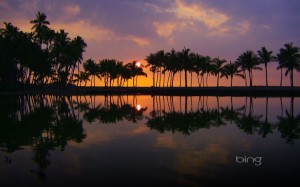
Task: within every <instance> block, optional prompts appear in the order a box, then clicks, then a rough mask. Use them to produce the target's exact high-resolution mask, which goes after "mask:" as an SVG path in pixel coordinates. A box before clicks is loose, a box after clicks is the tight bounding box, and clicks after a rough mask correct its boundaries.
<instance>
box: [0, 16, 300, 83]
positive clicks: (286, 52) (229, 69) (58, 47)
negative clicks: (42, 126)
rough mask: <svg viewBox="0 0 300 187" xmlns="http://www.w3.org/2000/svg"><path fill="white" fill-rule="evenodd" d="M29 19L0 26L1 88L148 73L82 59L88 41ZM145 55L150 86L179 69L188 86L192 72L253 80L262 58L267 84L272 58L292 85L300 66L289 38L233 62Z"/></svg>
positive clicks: (170, 79)
mask: <svg viewBox="0 0 300 187" xmlns="http://www.w3.org/2000/svg"><path fill="white" fill-rule="evenodd" d="M30 23H31V24H32V28H31V32H30V33H26V32H23V31H20V29H19V28H18V27H15V26H14V25H12V24H11V23H7V22H4V27H3V28H1V29H0V88H2V89H3V88H4V89H7V88H19V87H20V86H40V87H42V86H44V85H57V86H67V85H77V86H86V85H87V82H88V81H90V84H91V86H96V79H99V80H100V81H102V80H103V81H102V82H103V85H104V86H105V87H108V86H110V87H111V86H119V87H121V86H125V83H127V84H126V85H127V86H128V82H129V80H132V85H133V86H137V85H138V77H139V76H146V77H147V74H146V73H145V72H144V70H143V69H144V67H143V65H141V63H139V62H137V61H132V62H130V63H127V64H124V63H123V62H122V61H118V60H116V59H102V60H99V61H98V62H96V61H95V60H93V59H88V60H86V61H85V62H83V53H84V52H85V49H86V47H87V44H86V43H85V41H84V40H83V38H82V37H80V36H76V37H75V38H73V39H71V38H70V37H69V34H68V33H67V32H66V31H65V30H63V29H61V30H60V31H54V30H53V29H51V28H50V22H49V21H48V20H47V16H46V15H45V14H44V13H41V12H38V13H37V14H36V18H35V19H33V20H32V21H30ZM145 60H146V62H147V65H146V66H145V67H147V68H149V70H150V72H152V74H153V76H152V78H153V80H152V86H153V87H173V86H174V80H175V76H176V75H178V74H179V79H180V85H179V86H180V87H182V86H184V87H188V74H190V80H189V81H190V85H191V86H192V84H193V81H194V80H193V75H196V77H197V80H196V81H197V82H198V85H199V87H204V86H208V79H209V77H210V76H215V77H217V83H216V84H217V87H219V80H220V78H222V77H225V78H226V79H229V78H230V85H231V86H232V85H233V82H234V81H233V79H234V77H241V78H243V79H244V80H245V86H248V83H247V82H249V86H252V85H253V71H255V70H262V68H261V67H260V65H261V64H264V69H265V76H266V78H265V79H266V86H268V64H269V63H274V62H277V63H278V67H277V69H278V70H280V71H281V79H280V86H282V78H283V73H284V72H283V71H284V70H285V76H288V75H289V76H290V84H291V86H292V87H293V86H294V72H295V71H297V72H300V52H299V48H298V47H296V46H294V44H293V43H287V44H285V45H284V47H283V48H281V49H280V51H279V53H278V54H277V55H274V54H273V52H272V51H270V50H268V49H266V47H262V48H261V49H260V50H258V51H257V53H255V52H253V51H251V50H248V51H246V52H244V53H242V54H241V55H240V56H238V58H237V59H236V60H235V61H234V62H231V61H230V62H227V61H226V60H225V59H221V58H219V57H218V58H212V57H210V56H205V55H200V54H198V53H194V52H191V50H190V49H189V48H183V49H182V50H181V51H175V50H174V49H172V50H171V51H170V52H165V51H164V50H160V51H157V52H156V53H150V54H149V55H148V56H147V57H146V59H145ZM81 64H82V65H83V70H80V67H81ZM76 70H77V71H76ZM182 74H183V75H182ZM182 79H183V80H184V85H182ZM115 82H117V83H116V84H115Z"/></svg>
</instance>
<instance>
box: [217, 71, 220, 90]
mask: <svg viewBox="0 0 300 187" xmlns="http://www.w3.org/2000/svg"><path fill="white" fill-rule="evenodd" d="M219 78H220V76H219V72H218V77H217V87H219Z"/></svg>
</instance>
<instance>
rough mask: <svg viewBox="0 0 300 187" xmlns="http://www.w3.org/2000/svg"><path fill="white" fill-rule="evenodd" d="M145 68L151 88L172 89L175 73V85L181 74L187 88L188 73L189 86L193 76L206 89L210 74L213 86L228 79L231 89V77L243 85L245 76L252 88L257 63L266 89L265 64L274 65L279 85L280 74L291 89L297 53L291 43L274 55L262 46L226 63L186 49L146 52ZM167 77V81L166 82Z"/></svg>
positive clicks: (299, 64) (298, 62) (299, 65)
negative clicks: (151, 78) (263, 72)
mask: <svg viewBox="0 0 300 187" xmlns="http://www.w3.org/2000/svg"><path fill="white" fill-rule="evenodd" d="M146 61H147V65H146V67H149V68H150V71H151V72H152V74H153V76H152V77H153V80H152V82H153V84H152V86H153V87H165V86H166V87H173V86H174V79H175V75H176V74H177V73H178V74H179V84H180V87H182V73H184V86H185V87H188V76H187V75H188V73H190V85H191V86H192V83H193V74H196V75H197V81H198V85H199V87H201V86H205V85H206V86H208V78H209V76H211V75H213V76H216V78H217V87H219V80H220V78H221V77H225V78H227V79H228V78H230V85H231V86H232V83H233V78H234V76H238V77H241V78H243V79H244V80H245V86H247V77H248V79H249V83H250V86H251V87H252V86H253V71H255V70H262V68H261V67H260V65H261V64H263V65H264V69H265V75H266V86H268V85H269V84H268V64H269V63H271V62H278V67H277V69H279V70H280V71H281V79H280V86H282V74H283V70H286V71H285V76H287V75H288V74H289V75H290V83H291V86H292V87H293V86H294V70H296V71H298V72H300V51H299V48H298V47H296V46H294V45H293V43H288V44H285V45H284V48H281V49H280V52H279V53H278V54H277V55H276V56H275V55H273V52H272V51H270V50H268V49H266V47H262V48H261V49H260V50H258V51H257V54H256V53H255V52H253V51H251V50H248V51H246V52H244V53H242V54H241V55H239V56H238V58H237V59H236V61H235V62H231V61H230V62H229V63H227V61H226V60H224V59H221V58H219V57H218V58H212V57H210V56H203V55H200V54H197V53H193V52H191V50H190V49H188V48H183V49H182V50H181V51H175V50H174V49H172V50H171V51H170V52H165V51H164V50H160V51H157V52H156V53H150V55H148V56H147V57H146ZM166 76H167V79H166Z"/></svg>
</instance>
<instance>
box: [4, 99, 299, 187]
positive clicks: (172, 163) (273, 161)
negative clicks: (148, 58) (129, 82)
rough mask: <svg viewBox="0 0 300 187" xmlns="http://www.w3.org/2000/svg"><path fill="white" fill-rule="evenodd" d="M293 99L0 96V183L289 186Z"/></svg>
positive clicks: (295, 159) (294, 148)
mask: <svg viewBox="0 0 300 187" xmlns="http://www.w3.org/2000/svg"><path fill="white" fill-rule="evenodd" d="M299 135H300V98H251V97H247V98H246V97H206V96H201V97H198V96H197V97H185V96H182V97H179V96H176V97H175V96H174V97H170V96H168V97H162V96H73V97H63V96H47V95H41V96H1V98H0V186H1V187H2V186H121V185H122V186H216V185H219V186H220V185H223V186H224V185H225V186H228V185H232V186H238V185H240V186H263V185H268V186H271V185H276V186H279V185H282V186H289V185H291V184H297V183H298V181H299V171H300V162H299V160H300V142H299V138H300V136H299Z"/></svg>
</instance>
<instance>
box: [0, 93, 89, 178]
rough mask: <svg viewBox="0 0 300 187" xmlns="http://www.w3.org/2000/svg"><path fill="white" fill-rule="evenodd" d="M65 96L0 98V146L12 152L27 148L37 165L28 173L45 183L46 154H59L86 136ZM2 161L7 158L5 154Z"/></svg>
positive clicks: (48, 162)
mask: <svg viewBox="0 0 300 187" xmlns="http://www.w3.org/2000/svg"><path fill="white" fill-rule="evenodd" d="M70 103H71V99H70V98H69V97H54V96H15V97H7V96H3V97H1V99H0V119H1V125H0V147H1V151H4V152H7V153H12V152H15V151H17V150H22V149H24V147H25V146H30V147H31V149H32V152H33V154H34V156H33V160H34V162H35V163H36V164H37V167H36V168H32V169H31V172H32V173H34V174H36V175H37V177H38V178H39V179H41V180H46V175H45V172H44V171H45V169H46V168H47V167H48V166H49V165H50V163H51V162H50V159H49V158H50V156H51V155H50V151H51V150H55V149H59V150H61V151H63V150H64V149H65V147H66V146H67V144H68V141H75V142H78V143H80V142H82V141H83V139H84V138H85V137H86V134H85V132H84V129H83V127H82V120H79V119H78V117H76V115H75V113H74V110H73V109H72V108H71V106H72V104H70ZM5 160H6V161H7V160H9V162H13V161H12V160H10V159H8V156H7V155H6V158H5Z"/></svg>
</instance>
